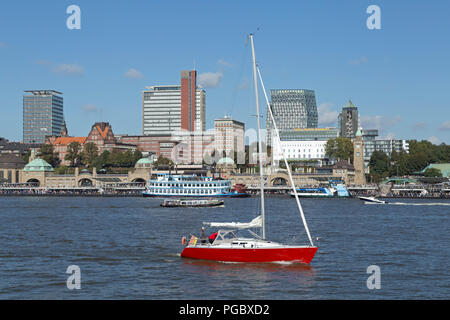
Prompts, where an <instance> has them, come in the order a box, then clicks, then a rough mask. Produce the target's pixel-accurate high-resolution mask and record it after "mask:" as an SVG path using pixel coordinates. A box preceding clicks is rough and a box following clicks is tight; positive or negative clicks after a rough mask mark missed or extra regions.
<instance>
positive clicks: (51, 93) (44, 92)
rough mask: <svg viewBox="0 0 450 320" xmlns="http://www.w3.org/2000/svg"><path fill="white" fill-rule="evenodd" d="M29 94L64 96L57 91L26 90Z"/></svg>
mask: <svg viewBox="0 0 450 320" xmlns="http://www.w3.org/2000/svg"><path fill="white" fill-rule="evenodd" d="M25 92H27V93H32V94H33V95H35V96H52V95H55V94H63V93H62V92H59V91H56V90H25Z"/></svg>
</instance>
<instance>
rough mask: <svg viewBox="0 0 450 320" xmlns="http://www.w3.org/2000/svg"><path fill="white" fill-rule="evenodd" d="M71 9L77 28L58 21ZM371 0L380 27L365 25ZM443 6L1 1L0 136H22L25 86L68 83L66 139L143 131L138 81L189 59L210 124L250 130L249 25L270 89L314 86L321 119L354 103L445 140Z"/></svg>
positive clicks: (370, 120)
mask: <svg viewBox="0 0 450 320" xmlns="http://www.w3.org/2000/svg"><path fill="white" fill-rule="evenodd" d="M70 5H77V6H78V7H79V8H80V10H81V25H80V27H81V29H79V30H77V29H73V30H70V29H68V28H67V24H66V22H67V19H68V18H69V17H70V16H71V14H68V13H66V10H67V8H68V7H69V6H70ZM370 5H377V6H378V7H379V8H380V13H381V14H380V26H381V29H369V28H368V27H367V20H368V19H371V18H370V17H371V16H372V12H370V13H367V8H368V7H369V6H370ZM449 13H450V2H449V1H446V0H442V1H439V0H434V1H433V0H432V1H411V0H397V1H384V0H383V1H382V0H371V1H364V0H346V1H335V0H327V1H325V0H316V1H312V0H310V1H301V0H296V1H283V0H280V1H265V0H259V1H253V0H248V1H242V0H240V1H235V0H229V1H214V0H208V1H207V0H190V1H185V0H184V1H178V0H172V1H148V0H147V1H144V0H142V1H138V0H128V1H102V0H95V1H92V0H91V1H85V0H71V1H65V0H46V1H44V0H41V1H23V0H16V1H2V2H1V3H0V137H5V138H7V139H9V140H13V141H21V140H22V107H23V105H22V97H23V94H24V92H23V91H24V90H30V89H51V90H57V91H61V92H63V97H64V116H65V119H66V122H67V127H68V130H69V134H70V135H72V136H86V135H87V134H88V133H89V130H90V128H91V126H92V125H93V123H94V122H96V121H105V122H110V123H111V125H112V128H113V131H114V133H115V134H130V135H132V134H138V135H139V134H142V90H144V89H145V87H146V86H152V85H165V84H179V82H180V71H181V70H191V69H194V68H195V69H196V70H197V71H198V74H199V76H198V84H200V85H202V87H203V88H204V89H205V91H206V127H207V129H208V128H212V127H213V126H214V119H216V118H219V117H223V116H224V115H228V116H231V117H233V118H234V119H236V120H239V121H242V122H245V124H246V129H249V128H255V126H256V117H255V116H254V115H255V113H256V110H255V99H254V93H253V87H252V83H253V82H252V81H253V80H252V69H251V68H252V66H251V51H250V48H249V46H248V45H246V37H247V35H248V34H249V33H255V50H256V57H257V62H258V64H259V66H260V68H261V72H262V76H263V79H264V82H265V87H266V89H283V88H286V89H311V90H314V91H315V94H316V100H317V106H318V110H319V126H320V127H327V126H337V123H336V118H337V115H338V112H339V111H340V110H341V109H342V107H344V106H345V105H346V104H347V103H348V101H349V99H351V100H352V102H353V103H354V104H355V105H356V106H358V109H359V114H360V120H361V125H362V127H363V128H364V129H379V130H380V137H381V138H396V139H408V140H409V139H417V140H429V141H431V142H433V143H436V144H440V143H446V144H450V103H449V99H448V93H449V92H450V60H449V57H450V37H449V33H450V19H448V16H449ZM261 101H263V97H262V96H261ZM262 113H263V114H264V115H265V105H264V104H263V105H262Z"/></svg>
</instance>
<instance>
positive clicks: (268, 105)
mask: <svg viewBox="0 0 450 320" xmlns="http://www.w3.org/2000/svg"><path fill="white" fill-rule="evenodd" d="M258 75H259V80H260V81H261V87H262V89H263V92H264V97H265V99H266V103H267V109H268V110H269V114H270V118H271V120H272V122H273V128H274V131H275V133H276V136H277V143H278V145H279V147H280V150H281V155H282V157H283V160H284V163H285V164H286V168H287V171H288V174H289V180H290V182H291V186H292V190H293V191H294V195H295V200H297V206H298V210H299V211H300V215H301V217H302V221H303V225H304V226H305V230H306V234H307V235H308V239H309V242H310V243H311V246H314V244H313V241H312V238H311V234H310V233H309V228H308V224H307V223H306V219H305V214H304V213H303V208H302V205H301V204H300V200H299V198H298V194H297V189H296V188H295V184H294V179H293V178H292V172H291V168H290V167H289V164H288V162H287V160H286V157H285V155H284V151H283V148H282V147H281V139H280V134H279V133H278V128H277V124H276V122H275V118H274V116H273V114H272V110H271V109H270V103H269V99H268V97H267V93H266V89H265V87H264V82H263V80H262V77H261V72H260V71H259V68H258ZM274 149H275V148H272V156H273V152H274Z"/></svg>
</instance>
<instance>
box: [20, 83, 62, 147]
mask: <svg viewBox="0 0 450 320" xmlns="http://www.w3.org/2000/svg"><path fill="white" fill-rule="evenodd" d="M25 92H26V94H25V95H24V96H23V142H24V143H45V137H46V136H52V135H59V134H60V132H61V129H62V127H63V121H64V113H63V98H62V97H61V95H62V93H61V92H58V91H55V90H26V91H25Z"/></svg>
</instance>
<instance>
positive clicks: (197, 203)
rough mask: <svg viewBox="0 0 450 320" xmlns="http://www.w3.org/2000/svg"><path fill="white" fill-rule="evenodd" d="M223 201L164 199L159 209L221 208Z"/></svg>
mask: <svg viewBox="0 0 450 320" xmlns="http://www.w3.org/2000/svg"><path fill="white" fill-rule="evenodd" d="M223 204H224V201H223V200H219V199H166V200H164V201H163V202H162V203H161V207H166V208H175V207H183V208H203V207H219V206H223Z"/></svg>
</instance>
